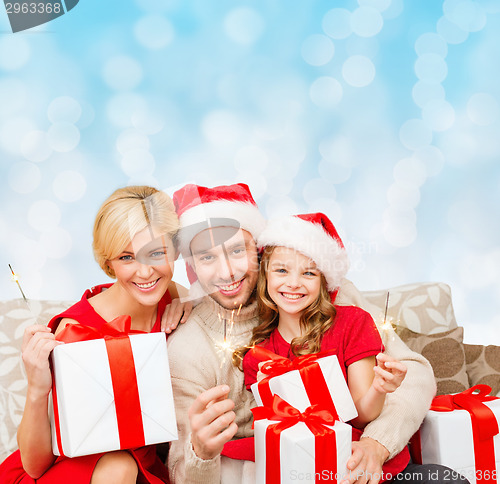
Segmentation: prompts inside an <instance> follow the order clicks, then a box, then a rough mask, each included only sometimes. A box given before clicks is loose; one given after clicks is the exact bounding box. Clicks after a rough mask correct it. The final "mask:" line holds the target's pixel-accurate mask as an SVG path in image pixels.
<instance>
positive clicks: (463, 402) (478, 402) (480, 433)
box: [410, 385, 499, 484]
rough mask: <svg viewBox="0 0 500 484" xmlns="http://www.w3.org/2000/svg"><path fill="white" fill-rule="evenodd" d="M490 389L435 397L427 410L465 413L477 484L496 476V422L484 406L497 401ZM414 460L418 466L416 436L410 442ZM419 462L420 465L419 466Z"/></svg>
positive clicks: (476, 387) (485, 387)
mask: <svg viewBox="0 0 500 484" xmlns="http://www.w3.org/2000/svg"><path fill="white" fill-rule="evenodd" d="M490 392H491V387H489V386H488V385H475V386H473V387H472V388H469V389H468V390H465V391H463V392H462V393H456V394H454V395H438V396H437V397H435V398H434V400H433V401H432V404H431V408H430V410H434V411H436V412H452V411H453V410H467V412H469V414H470V417H471V423H472V438H473V442H474V461H475V467H476V476H477V479H476V484H486V483H487V481H488V484H489V479H487V478H486V477H487V476H492V475H494V473H495V448H494V445H493V437H494V436H495V435H497V434H498V433H499V428H498V422H497V419H496V417H495V414H494V413H493V412H492V410H491V409H490V408H489V407H488V406H486V405H485V404H484V402H491V401H493V400H498V398H497V397H494V396H491V395H489V393H490ZM410 446H411V447H412V453H413V455H414V460H415V461H416V462H417V463H421V460H422V459H421V456H422V451H421V444H420V435H419V433H418V432H417V434H415V436H414V437H413V438H412V441H411V442H410ZM418 461H420V462H418Z"/></svg>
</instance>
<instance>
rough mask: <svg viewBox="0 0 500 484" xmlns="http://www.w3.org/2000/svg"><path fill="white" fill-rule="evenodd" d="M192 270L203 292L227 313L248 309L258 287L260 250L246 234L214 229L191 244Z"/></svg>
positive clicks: (232, 229)
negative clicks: (227, 310)
mask: <svg viewBox="0 0 500 484" xmlns="http://www.w3.org/2000/svg"><path fill="white" fill-rule="evenodd" d="M190 247H191V253H192V255H193V268H194V271H195V272H196V275H197V276H198V280H199V282H200V284H201V287H202V288H203V290H204V291H205V292H206V293H207V294H208V295H210V297H211V298H212V299H214V300H215V301H216V302H217V303H219V304H220V305H221V306H222V307H224V308H227V309H234V308H239V306H240V305H241V306H246V305H247V304H249V303H250V302H251V301H252V296H253V293H254V290H255V286H256V285H257V276H258V271H259V260H258V257H257V246H256V244H255V241H254V240H253V237H252V235H251V234H250V233H249V232H247V231H246V230H242V229H237V230H236V229H234V228H233V227H214V228H210V229H206V230H203V231H202V232H200V233H199V234H197V235H196V236H195V237H194V238H193V240H192V241H191V246H190Z"/></svg>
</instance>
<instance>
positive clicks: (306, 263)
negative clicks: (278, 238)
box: [267, 247, 321, 321]
mask: <svg viewBox="0 0 500 484" xmlns="http://www.w3.org/2000/svg"><path fill="white" fill-rule="evenodd" d="M320 286H321V273H320V271H319V270H318V269H317V267H316V264H315V263H314V262H313V261H312V260H311V259H310V258H309V257H306V256H305V255H303V254H301V253H300V252H297V251H295V250H293V249H288V248H286V247H276V249H274V251H273V253H272V255H271V258H270V259H269V267H268V269H267V291H268V293H269V296H270V297H271V299H272V300H273V301H274V303H275V304H276V305H277V306H278V312H279V315H280V321H281V319H282V318H283V317H293V319H299V318H300V316H301V314H302V313H303V311H304V310H305V309H306V308H307V307H308V306H310V305H311V304H312V303H313V302H314V301H315V300H316V299H317V298H318V296H319V293H320Z"/></svg>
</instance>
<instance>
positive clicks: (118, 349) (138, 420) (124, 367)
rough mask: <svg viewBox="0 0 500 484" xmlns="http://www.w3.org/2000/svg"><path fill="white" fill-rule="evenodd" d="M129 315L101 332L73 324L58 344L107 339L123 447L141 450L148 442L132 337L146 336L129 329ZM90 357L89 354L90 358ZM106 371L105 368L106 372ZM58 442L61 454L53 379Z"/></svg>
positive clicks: (65, 331)
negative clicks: (145, 435)
mask: <svg viewBox="0 0 500 484" xmlns="http://www.w3.org/2000/svg"><path fill="white" fill-rule="evenodd" d="M130 325H131V318H130V316H118V317H117V318H115V319H113V320H112V321H110V322H108V323H106V324H103V325H102V326H101V327H100V328H99V329H97V328H94V327H90V326H85V325H82V324H79V323H77V324H74V323H70V324H68V325H67V326H65V327H64V328H63V329H62V330H61V332H60V333H59V334H58V335H57V338H56V339H58V340H59V341H64V342H65V343H68V344H70V343H77V342H81V341H88V340H96V339H101V338H102V339H104V343H105V345H106V351H107V355H108V361H109V370H110V373H111V382H112V385H113V395H114V403H115V409H116V418H117V425H118V435H119V438H120V448H121V449H130V448H134V447H142V446H143V445H144V443H145V437H144V427H143V421H142V410H141V403H140V398H139V389H138V386H137V375H136V370H135V364H134V355H133V352H132V346H131V344H130V339H129V337H128V335H129V334H144V333H145V332H144V331H136V330H131V329H130ZM89 356H90V355H89ZM103 371H105V369H103ZM52 396H53V400H54V418H55V428H56V440H57V445H58V448H59V451H60V453H61V455H64V454H63V447H62V439H61V433H60V426H59V412H58V405H57V391H56V382H55V379H54V377H53V378H52Z"/></svg>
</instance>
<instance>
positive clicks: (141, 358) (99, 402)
mask: <svg viewBox="0 0 500 484" xmlns="http://www.w3.org/2000/svg"><path fill="white" fill-rule="evenodd" d="M128 338H129V339H130V345H131V347H132V353H133V359H134V366H135V374H136V378H137V389H138V393H139V401H140V407H141V417H142V422H143V432H144V441H145V445H149V444H156V443H160V442H169V441H172V440H176V439H177V423H176V419H175V411H174V402H173V396H172V386H171V382H170V370H169V365H168V357H167V344H166V341H165V334H164V333H145V334H134V335H130V336H129V337H128ZM52 366H53V369H52V371H53V375H54V380H55V392H56V395H55V396H56V398H55V399H53V400H56V401H57V412H54V409H53V405H51V406H50V408H51V410H52V411H51V426H52V449H53V452H54V454H55V455H65V456H67V457H76V456H81V455H88V454H96V453H100V452H108V451H112V450H118V449H120V448H121V446H120V438H119V431H118V422H117V415H116V409H115V397H114V393H113V383H112V378H111V370H110V364H109V360H108V354H107V348H106V343H105V340H104V339H95V340H90V341H81V342H76V343H66V344H64V345H59V346H56V347H55V348H54V351H53V352H52ZM54 415H58V423H59V425H58V428H59V429H60V441H61V443H62V449H59V446H58V442H57V440H58V439H57V437H56V435H57V430H56V422H55V420H56V417H54ZM136 447H139V445H137V446H136Z"/></svg>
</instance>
